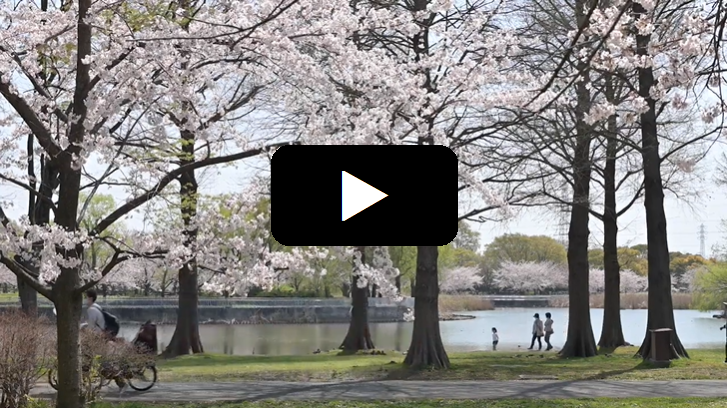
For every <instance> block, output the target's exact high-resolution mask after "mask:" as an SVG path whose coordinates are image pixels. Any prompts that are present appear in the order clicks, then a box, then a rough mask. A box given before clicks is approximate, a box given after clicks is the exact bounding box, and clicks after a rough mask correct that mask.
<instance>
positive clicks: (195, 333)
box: [164, 262, 204, 358]
mask: <svg viewBox="0 0 727 408" xmlns="http://www.w3.org/2000/svg"><path fill="white" fill-rule="evenodd" d="M190 263H191V262H188V263H187V265H185V266H184V267H182V269H180V270H179V308H178V309H177V324H176V327H175V328H174V334H173V335H172V339H171V340H170V341H169V345H168V346H167V348H166V349H165V350H164V357H165V358H171V357H177V356H181V355H186V354H190V352H191V353H204V349H203V347H202V341H201V339H200V337H199V310H198V307H197V306H198V301H199V295H198V292H197V273H196V267H197V265H196V264H195V265H194V269H195V270H194V271H193V270H192V268H190V267H189V266H188V265H189V264H190Z"/></svg>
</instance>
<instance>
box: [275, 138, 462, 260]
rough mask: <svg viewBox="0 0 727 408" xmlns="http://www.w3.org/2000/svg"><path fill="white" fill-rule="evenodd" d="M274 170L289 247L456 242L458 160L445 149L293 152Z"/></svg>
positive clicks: (278, 227) (283, 154) (284, 152)
mask: <svg viewBox="0 0 727 408" xmlns="http://www.w3.org/2000/svg"><path fill="white" fill-rule="evenodd" d="M271 164H272V169H271V176H270V179H271V182H270V200H271V201H270V204H271V205H270V208H271V211H272V214H271V230H272V234H273V237H274V238H275V240H276V241H277V242H278V243H280V244H282V245H286V246H349V245H367V246H373V245H447V244H448V243H450V242H451V241H452V240H453V239H454V237H455V236H456V235H457V212H458V209H459V207H458V202H457V196H458V191H457V187H458V181H459V180H458V177H457V157H456V156H455V154H454V153H453V152H452V151H451V150H450V149H449V148H447V147H445V146H416V145H415V146H371V145H365V146H312V145H297V146H296V145H291V146H283V147H281V148H279V149H278V150H277V151H276V152H275V153H274V154H273V158H272V161H271Z"/></svg>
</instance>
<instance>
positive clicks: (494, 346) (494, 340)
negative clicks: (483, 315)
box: [492, 327, 500, 351]
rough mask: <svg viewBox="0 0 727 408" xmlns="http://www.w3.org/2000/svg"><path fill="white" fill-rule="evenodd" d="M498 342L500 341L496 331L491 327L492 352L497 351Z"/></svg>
mask: <svg viewBox="0 0 727 408" xmlns="http://www.w3.org/2000/svg"><path fill="white" fill-rule="evenodd" d="M499 341H500V336H498V335H497V329H496V328H494V327H493V328H492V350H493V351H496V350H497V342H499Z"/></svg>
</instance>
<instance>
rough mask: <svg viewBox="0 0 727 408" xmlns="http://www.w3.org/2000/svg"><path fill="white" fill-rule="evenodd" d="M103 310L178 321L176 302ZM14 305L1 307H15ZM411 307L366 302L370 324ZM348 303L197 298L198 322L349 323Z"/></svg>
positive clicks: (111, 304)
mask: <svg viewBox="0 0 727 408" xmlns="http://www.w3.org/2000/svg"><path fill="white" fill-rule="evenodd" d="M39 303H40V305H39V312H40V313H41V314H43V315H45V316H48V317H52V316H53V306H52V305H51V304H50V303H48V302H47V301H41V302H39ZM99 304H101V305H102V306H103V307H104V309H105V310H107V311H108V312H109V313H111V314H113V315H115V316H116V317H118V318H119V320H121V321H123V322H145V321H147V320H151V321H153V322H155V323H157V324H174V323H176V321H177V299H170V298H165V299H150V298H139V299H133V298H131V299H108V300H103V299H99ZM18 306H19V305H18V304H16V303H6V304H2V305H0V309H2V308H14V307H18ZM413 307H414V299H413V298H404V299H403V300H402V301H400V302H396V301H394V300H391V299H385V298H371V299H369V321H370V322H372V323H384V322H400V321H404V315H405V313H407V312H408V311H409V309H411V308H413ZM350 311H351V300H350V299H345V298H339V299H308V298H305V299H303V298H240V299H221V298H218V299H200V301H199V321H200V323H202V324H210V323H218V324H219V323H221V324H226V323H227V324H276V323H277V324H284V323H348V322H349V321H350Z"/></svg>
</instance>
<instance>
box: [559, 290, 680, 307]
mask: <svg viewBox="0 0 727 408" xmlns="http://www.w3.org/2000/svg"><path fill="white" fill-rule="evenodd" d="M671 299H672V303H673V305H674V309H691V306H692V294H691V293H672V295H671ZM590 300H591V302H590V303H591V307H594V308H599V309H600V308H603V294H602V293H599V294H595V295H591V296H590ZM648 300H649V295H648V293H622V294H621V309H646V308H647V306H648ZM549 303H550V307H568V296H567V295H563V296H554V297H553V298H551V299H550V301H549Z"/></svg>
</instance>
